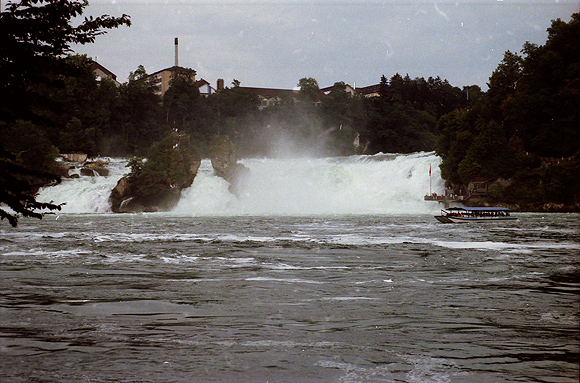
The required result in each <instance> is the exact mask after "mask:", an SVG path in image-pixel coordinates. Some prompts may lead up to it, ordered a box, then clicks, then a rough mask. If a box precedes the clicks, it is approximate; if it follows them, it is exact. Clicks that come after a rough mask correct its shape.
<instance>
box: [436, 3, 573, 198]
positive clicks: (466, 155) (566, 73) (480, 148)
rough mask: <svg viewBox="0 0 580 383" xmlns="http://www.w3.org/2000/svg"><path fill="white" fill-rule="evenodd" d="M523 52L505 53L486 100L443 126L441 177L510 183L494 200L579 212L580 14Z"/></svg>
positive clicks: (559, 23)
mask: <svg viewBox="0 0 580 383" xmlns="http://www.w3.org/2000/svg"><path fill="white" fill-rule="evenodd" d="M522 54H523V55H522V56H520V55H518V54H515V53H512V52H510V51H507V52H506V53H505V55H504V58H503V60H502V61H501V63H500V64H499V65H498V67H497V69H496V70H495V71H494V72H493V73H492V75H491V77H490V79H489V83H488V85H489V90H488V92H487V94H486V97H484V98H480V97H479V96H478V97H477V100H475V103H473V102H472V101H470V102H469V103H468V108H469V109H467V110H466V111H464V112H459V111H457V112H453V113H450V114H448V115H445V116H443V118H441V120H440V121H439V124H438V133H439V136H438V139H437V153H438V154H439V155H440V156H441V157H442V159H443V162H442V164H441V170H442V176H443V177H444V178H445V179H446V180H448V181H450V182H451V183H463V184H466V183H467V182H469V181H470V180H472V179H474V178H475V177H480V176H483V177H489V178H494V179H497V178H510V179H512V183H511V186H498V187H497V190H496V191H495V192H494V193H493V196H494V197H496V198H498V199H500V200H502V201H511V202H514V201H520V202H522V203H524V204H528V205H529V206H532V205H533V204H536V205H537V204H542V203H548V202H556V203H563V204H568V206H571V205H574V204H576V205H577V206H578V207H580V188H579V187H578V181H577V180H576V178H577V177H571V176H570V174H572V173H573V172H574V171H580V169H579V168H578V157H579V156H580V13H576V14H573V15H572V17H571V20H570V22H568V23H565V22H563V21H561V20H560V19H558V20H555V21H553V22H552V26H551V27H550V28H549V29H548V39H547V41H546V43H545V44H544V45H542V46H537V45H534V44H531V43H526V44H524V47H523V49H522ZM467 90H471V91H473V90H472V89H467ZM472 94H473V92H472ZM578 207H577V208H578Z"/></svg>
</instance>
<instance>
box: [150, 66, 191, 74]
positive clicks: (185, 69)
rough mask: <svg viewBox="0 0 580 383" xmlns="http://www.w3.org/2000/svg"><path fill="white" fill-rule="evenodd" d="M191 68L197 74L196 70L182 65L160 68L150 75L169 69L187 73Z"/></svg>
mask: <svg viewBox="0 0 580 383" xmlns="http://www.w3.org/2000/svg"><path fill="white" fill-rule="evenodd" d="M190 70H192V71H193V73H194V74H197V72H196V71H195V70H193V69H190V68H184V67H182V66H171V67H169V68H165V69H161V70H158V71H157V72H153V73H151V74H150V75H149V76H155V75H156V74H159V73H161V72H165V71H169V72H175V71H178V72H184V73H185V72H188V71H190Z"/></svg>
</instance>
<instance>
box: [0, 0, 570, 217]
mask: <svg viewBox="0 0 580 383" xmlns="http://www.w3.org/2000/svg"><path fill="white" fill-rule="evenodd" d="M86 5H87V4H86V3H85V2H82V1H74V0H71V1H59V2H50V1H40V2H39V4H36V5H34V4H32V3H30V2H21V3H12V4H9V6H8V7H7V9H6V11H5V12H2V13H1V14H0V32H1V36H2V42H1V44H0V51H1V53H2V60H1V61H0V92H1V95H2V100H3V102H2V103H1V104H0V162H1V164H2V165H3V166H2V170H1V171H0V178H1V181H2V184H3V186H4V187H3V188H2V190H0V191H1V192H2V193H1V194H2V195H1V196H0V201H1V202H5V203H6V202H7V201H9V205H10V204H12V205H11V206H12V207H13V210H15V211H17V212H18V211H20V212H29V211H31V209H32V210H33V209H34V208H36V207H35V206H36V205H35V202H36V201H35V199H34V195H35V194H34V193H35V190H36V189H37V188H38V185H39V184H41V183H39V182H40V181H39V180H43V181H42V182H58V177H57V176H54V175H53V173H54V172H55V170H56V161H55V159H56V158H57V156H58V154H59V153H68V152H84V153H87V154H88V155H89V156H99V155H100V156H136V155H137V156H147V153H148V150H149V148H150V147H151V146H152V145H153V144H155V143H156V142H159V141H161V140H162V138H163V137H164V135H165V134H166V133H167V132H171V131H173V130H176V129H177V130H178V131H179V132H181V133H183V134H187V135H188V136H189V137H190V141H191V143H192V145H193V146H194V147H195V149H196V150H197V151H198V152H199V153H200V154H201V155H202V156H207V154H208V145H209V143H210V142H211V140H212V138H213V137H215V136H216V135H220V136H228V137H230V139H231V140H232V141H233V143H234V144H235V146H236V152H237V154H238V157H250V156H259V157H263V156H278V155H284V154H287V153H292V154H294V155H319V156H320V155H323V156H344V155H352V154H362V153H365V154H374V153H379V152H391V153H397V152H398V153H409V152H416V151H432V150H435V151H436V152H437V154H438V155H439V156H441V158H442V160H443V162H442V164H441V171H442V176H443V178H444V179H445V180H447V181H448V183H449V185H450V186H451V187H454V188H456V189H457V190H462V189H465V187H466V185H467V184H468V183H469V181H471V180H473V179H476V178H478V177H486V178H489V179H491V180H502V182H500V183H496V185H495V187H494V189H493V191H492V194H491V196H490V201H491V202H504V203H511V204H514V205H517V206H520V207H527V208H536V207H537V206H540V205H541V204H544V205H545V204H546V203H555V204H556V205H557V206H562V207H563V208H566V209H578V208H579V206H580V186H579V181H578V177H577V175H578V174H579V173H580V164H579V161H580V160H579V157H580V152H579V150H580V119H579V113H580V13H576V14H574V15H572V17H571V20H570V22H568V23H566V22H564V21H561V20H559V19H558V20H555V21H553V23H552V26H551V27H550V28H549V29H548V39H547V42H546V43H545V44H544V45H541V46H539V45H534V44H531V43H526V44H525V45H524V46H523V48H522V51H521V54H518V53H512V52H509V51H508V52H506V53H505V55H504V58H503V60H502V62H501V63H499V65H498V67H497V69H496V70H495V71H494V72H493V73H491V76H490V78H489V83H488V86H489V89H488V90H487V92H483V91H482V90H481V89H480V88H479V87H478V86H475V85H474V86H468V87H464V88H463V89H460V88H458V87H455V86H452V85H451V84H449V82H448V81H446V80H442V79H441V78H439V77H429V78H428V79H427V80H425V79H424V78H415V79H411V78H410V77H409V76H408V75H406V76H401V75H400V74H398V73H397V74H394V75H392V76H391V77H390V78H387V77H386V76H385V75H383V76H382V77H381V78H380V79H377V81H380V82H379V84H378V88H379V91H378V93H379V96H378V97H370V98H366V97H363V96H361V95H359V94H351V93H349V92H347V89H346V86H345V84H344V83H343V82H336V83H335V84H334V86H333V87H332V90H331V91H330V92H328V93H322V92H321V91H320V89H319V85H318V83H317V81H316V80H315V79H314V78H302V79H298V86H299V87H300V91H299V92H298V95H297V97H292V98H287V99H282V100H280V102H278V103H277V104H276V105H272V106H268V107H266V108H261V107H260V105H261V100H260V99H259V97H258V96H257V95H256V94H255V93H252V92H250V91H248V90H247V89H244V87H242V86H240V85H241V84H240V83H239V82H238V81H234V82H233V83H232V85H231V86H230V87H226V88H225V89H224V90H222V91H220V92H218V93H216V94H212V95H209V96H207V97H206V96H203V95H201V94H200V92H199V89H198V88H197V86H196V84H195V83H194V82H193V81H192V79H191V77H190V76H188V75H180V74H177V75H176V76H175V77H174V78H173V79H172V80H171V83H170V88H169V89H168V90H167V91H166V93H165V94H164V96H163V97H160V96H159V95H158V92H157V86H158V85H157V84H156V83H154V82H153V81H152V80H151V77H149V76H148V74H147V72H146V70H145V68H144V67H142V66H138V67H137V68H136V70H135V71H134V72H132V73H131V74H130V76H129V78H128V80H127V81H126V82H125V83H123V84H121V85H120V86H117V85H116V84H115V83H114V82H113V81H110V80H107V79H97V78H96V77H95V74H94V73H93V71H92V70H91V64H92V63H93V61H92V59H91V58H89V57H86V56H81V55H76V54H74V52H72V51H71V49H70V45H71V44H73V43H81V44H89V43H92V42H93V41H94V39H95V38H96V37H97V36H98V35H100V34H102V33H105V31H106V30H107V29H111V28H117V27H119V26H123V25H130V18H129V16H127V15H123V16H122V17H117V18H115V17H110V16H103V17H99V18H96V19H92V18H91V19H86V20H85V22H84V23H82V24H81V25H79V26H77V27H72V26H71V20H72V19H73V18H74V17H77V16H79V15H81V14H82V11H83V8H84V7H86ZM190 71H192V70H190ZM31 174H34V177H32V178H31ZM31 179H34V180H35V182H36V183H34V182H33V183H32V184H31V182H30V180H31ZM33 184H34V185H33ZM27 206H28V207H27ZM44 207H46V206H44ZM19 209H20V210H19ZM0 212H1V213H2V218H5V217H12V216H11V215H10V214H8V213H5V212H4V210H2V209H0Z"/></svg>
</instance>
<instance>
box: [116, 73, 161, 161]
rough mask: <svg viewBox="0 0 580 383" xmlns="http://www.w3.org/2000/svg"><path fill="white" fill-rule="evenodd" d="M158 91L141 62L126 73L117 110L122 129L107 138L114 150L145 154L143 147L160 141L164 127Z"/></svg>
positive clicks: (120, 89) (124, 152)
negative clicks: (134, 68)
mask: <svg viewBox="0 0 580 383" xmlns="http://www.w3.org/2000/svg"><path fill="white" fill-rule="evenodd" d="M157 91H158V86H157V84H156V83H155V81H154V80H153V79H152V78H151V77H149V75H148V74H147V71H146V70H145V67H143V66H142V65H139V66H138V67H137V69H136V70H135V71H134V72H131V73H130V74H129V79H128V82H126V83H124V84H121V86H120V88H119V93H120V95H119V97H120V103H119V109H120V116H121V122H120V126H121V128H122V129H121V131H120V132H117V135H114V134H113V135H111V136H110V137H109V138H108V139H109V142H110V145H111V146H113V147H114V148H117V150H116V152H117V153H119V152H120V153H122V154H131V155H144V154H145V150H146V149H144V148H149V147H150V146H151V145H152V144H153V143H154V142H156V141H158V140H160V139H161V137H162V135H163V133H162V131H163V130H167V128H166V127H164V126H162V124H161V120H162V116H163V110H162V106H161V97H160V96H159V95H158V94H157Z"/></svg>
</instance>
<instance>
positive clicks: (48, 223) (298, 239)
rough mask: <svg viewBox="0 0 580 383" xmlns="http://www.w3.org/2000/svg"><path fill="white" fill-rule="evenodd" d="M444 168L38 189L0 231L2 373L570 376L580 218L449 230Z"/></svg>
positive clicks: (206, 377) (47, 376) (293, 168)
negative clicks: (148, 200)
mask: <svg viewBox="0 0 580 383" xmlns="http://www.w3.org/2000/svg"><path fill="white" fill-rule="evenodd" d="M401 157H403V158H401ZM436 165H437V163H436V158H434V156H433V155H432V154H419V155H415V156H391V157H389V156H385V157H381V158H376V157H375V158H356V159H349V160H340V161H338V160H336V159H324V160H293V161H292V162H291V163H288V162H276V161H273V160H253V161H247V162H246V166H248V167H249V168H250V169H251V170H252V172H253V173H254V174H256V173H257V174H265V175H266V177H258V176H256V177H257V179H255V180H251V181H249V184H250V185H256V184H259V185H261V186H260V187H257V188H256V187H255V186H253V187H254V192H252V190H251V189H247V190H246V193H247V195H245V196H244V195H241V196H237V197H236V196H231V195H228V193H227V184H223V183H222V182H221V180H220V179H218V178H217V177H214V176H212V174H211V171H209V170H208V167H207V164H205V165H204V166H205V168H203V167H202V172H201V173H200V175H199V176H198V179H196V183H194V186H192V188H190V189H191V190H186V191H185V192H184V197H183V200H182V203H181V204H180V206H179V207H178V209H177V210H176V211H175V212H171V213H154V214H140V215H115V214H112V213H110V212H108V211H107V208H106V206H105V205H104V204H103V202H102V201H103V197H102V196H103V195H106V190H110V187H111V184H112V185H114V183H115V182H116V179H118V176H119V174H120V173H122V171H123V170H122V167H119V168H118V169H117V172H113V175H112V176H111V179H106V178H105V177H100V178H99V179H92V180H90V179H88V177H87V178H86V179H79V180H74V181H70V182H69V181H67V182H65V184H63V185H60V186H58V187H56V188H52V189H51V190H45V191H43V193H42V194H41V196H42V197H44V198H45V199H46V198H51V199H54V200H55V201H56V202H60V200H59V198H64V197H66V198H67V201H68V204H67V207H66V209H65V211H64V212H63V213H59V214H58V215H49V216H46V217H45V218H44V219H43V220H41V221H39V220H30V219H23V220H21V221H20V224H19V226H18V228H16V229H13V228H10V227H9V226H8V225H7V224H6V223H5V222H4V221H2V223H0V225H1V226H0V358H1V360H2V362H1V364H0V381H2V382H422V383H427V382H429V383H431V382H441V383H443V382H469V383H472V382H473V383H475V382H477V383H479V382H510V381H511V382H577V381H578V379H579V362H578V357H579V349H580V345H579V342H580V336H579V310H580V299H579V276H580V260H579V256H578V254H579V253H580V252H579V250H580V215H579V214H563V213H562V214H539V213H520V214H517V216H518V218H519V219H518V220H517V221H516V222H513V223H508V224H505V223H502V224H493V223H492V224H464V225H460V224H457V225H455V224H453V225H452V224H447V225H445V224H441V223H439V222H437V221H436V220H435V219H434V218H433V213H434V212H435V213H436V212H437V210H438V208H439V207H438V206H436V205H437V204H434V203H433V202H425V201H422V195H423V194H424V193H425V191H426V190H425V189H427V190H428V189H429V187H440V186H441V182H440V179H437V180H431V181H430V180H429V178H428V176H427V177H426V175H427V174H428V171H429V167H430V166H433V173H434V175H436V174H435V173H436ZM203 169H205V170H203ZM284 179H285V180H290V181H291V184H288V185H286V186H284V183H283V182H282V180H284ZM301 180H302V181H301ZM316 181H318V182H316ZM301 182H303V183H302V184H301ZM378 182H382V184H381V185H376V184H377V183H378ZM278 183H279V184H278ZM430 184H431V185H430ZM272 185H275V186H276V187H277V188H279V189H276V188H275V187H273V186H272ZM267 186H269V188H268V190H267V191H264V190H262V189H263V188H266V187H267ZM392 189H396V190H392ZM363 191H367V194H366V195H363ZM401 191H403V193H401ZM302 193H304V196H302ZM250 195H251V196H250ZM254 195H256V196H255V197H254ZM347 195H358V196H359V197H360V198H359V199H357V200H356V201H349V200H348V199H347V198H346V197H345V196H347ZM59 196H60V197H59ZM276 196H278V199H277V198H276ZM308 196H312V199H309V198H308ZM328 196H331V197H332V200H333V201H328V200H327V197H328ZM341 198H342V199H341ZM105 200H106V198H105ZM260 200H261V201H263V202H264V204H262V205H260V204H259V203H258V202H259V201H260ZM337 200H338V201H341V202H340V203H337ZM360 200H362V202H361V201H360ZM90 201H92V202H90ZM200 201H202V202H203V203H201V202H200ZM365 204H366V205H369V206H365Z"/></svg>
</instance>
